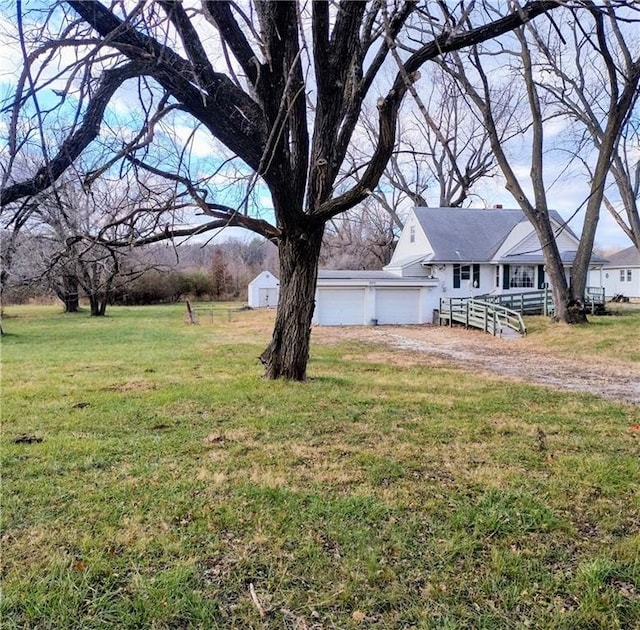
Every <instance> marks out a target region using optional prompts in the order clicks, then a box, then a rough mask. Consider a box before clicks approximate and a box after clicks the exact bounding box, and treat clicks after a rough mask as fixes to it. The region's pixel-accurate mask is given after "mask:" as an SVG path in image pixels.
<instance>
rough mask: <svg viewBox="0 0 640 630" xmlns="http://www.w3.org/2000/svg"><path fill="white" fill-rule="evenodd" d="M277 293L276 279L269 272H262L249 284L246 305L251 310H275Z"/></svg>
mask: <svg viewBox="0 0 640 630" xmlns="http://www.w3.org/2000/svg"><path fill="white" fill-rule="evenodd" d="M279 293H280V282H279V281H278V278H276V277H275V276H274V275H273V274H272V273H271V272H269V271H263V272H262V273H260V274H259V275H257V276H256V277H255V278H254V279H253V280H252V281H251V282H250V283H249V288H248V304H249V306H250V307H251V308H275V307H276V306H278V295H279Z"/></svg>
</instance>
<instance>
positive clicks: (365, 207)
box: [320, 195, 397, 269]
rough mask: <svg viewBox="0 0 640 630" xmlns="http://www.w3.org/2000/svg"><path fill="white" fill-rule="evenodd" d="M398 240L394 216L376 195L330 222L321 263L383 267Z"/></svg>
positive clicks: (350, 266)
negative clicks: (381, 204)
mask: <svg viewBox="0 0 640 630" xmlns="http://www.w3.org/2000/svg"><path fill="white" fill-rule="evenodd" d="M396 241H397V228H396V222H395V220H394V216H393V214H392V213H389V212H388V211H387V209H386V208H384V207H381V206H380V204H379V202H378V199H377V196H374V195H372V196H371V197H369V198H368V199H366V200H365V201H364V202H363V203H362V204H360V205H359V206H358V207H357V208H354V209H353V210H351V211H349V212H346V213H344V214H342V215H340V216H339V217H336V218H335V219H333V220H332V221H331V222H329V224H328V225H327V229H326V231H325V235H324V239H323V243H322V250H321V252H320V265H321V266H322V267H324V268H326V269H380V267H382V266H384V265H386V264H387V263H388V262H389V261H390V260H391V256H392V254H393V250H394V247H395V244H396Z"/></svg>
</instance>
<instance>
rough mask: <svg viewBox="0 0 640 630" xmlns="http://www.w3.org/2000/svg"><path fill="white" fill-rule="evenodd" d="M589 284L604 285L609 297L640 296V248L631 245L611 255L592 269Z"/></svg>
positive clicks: (635, 297) (606, 294) (633, 297)
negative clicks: (600, 265) (602, 263)
mask: <svg viewBox="0 0 640 630" xmlns="http://www.w3.org/2000/svg"><path fill="white" fill-rule="evenodd" d="M589 284H591V285H597V286H602V287H604V293H605V296H606V297H607V298H611V297H613V296H615V295H623V296H624V297H628V298H632V299H639V298H640V250H638V248H637V247H635V246H631V247H628V248H627V249H623V250H622V251H621V252H617V253H616V254H613V255H611V256H609V260H608V261H607V262H606V263H604V265H603V266H602V267H599V268H597V269H592V270H591V271H590V276H589Z"/></svg>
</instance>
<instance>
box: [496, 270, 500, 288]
mask: <svg viewBox="0 0 640 630" xmlns="http://www.w3.org/2000/svg"><path fill="white" fill-rule="evenodd" d="M496 287H500V265H496Z"/></svg>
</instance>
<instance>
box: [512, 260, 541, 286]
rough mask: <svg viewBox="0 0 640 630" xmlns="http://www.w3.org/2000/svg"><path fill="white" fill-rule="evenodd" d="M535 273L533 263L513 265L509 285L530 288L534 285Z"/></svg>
mask: <svg viewBox="0 0 640 630" xmlns="http://www.w3.org/2000/svg"><path fill="white" fill-rule="evenodd" d="M535 273H536V268H535V267H534V266H533V265H513V266H512V267H511V280H510V283H509V286H510V287H511V288H512V289H531V288H533V286H534V284H533V280H534V278H535Z"/></svg>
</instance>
